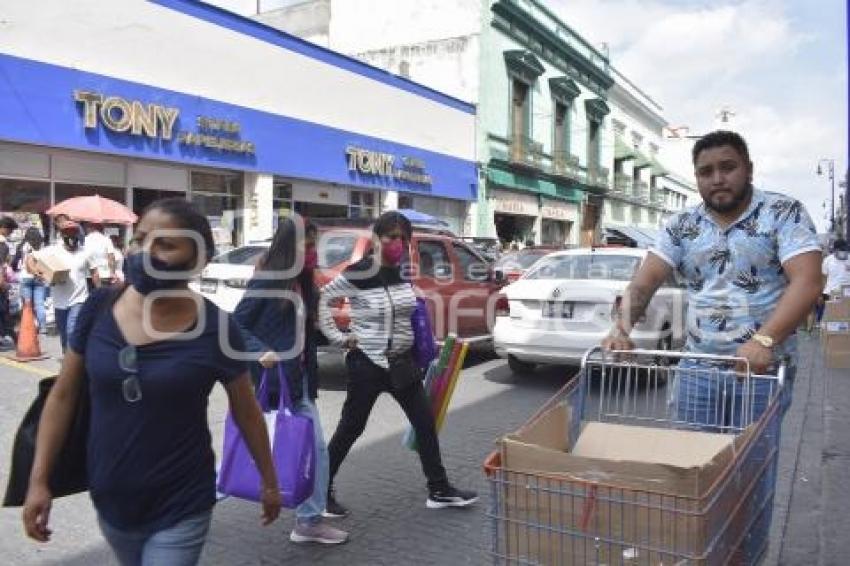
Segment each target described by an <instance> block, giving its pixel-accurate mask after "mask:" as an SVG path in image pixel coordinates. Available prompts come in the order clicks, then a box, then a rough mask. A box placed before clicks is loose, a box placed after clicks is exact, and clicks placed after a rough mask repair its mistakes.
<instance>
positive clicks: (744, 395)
mask: <svg viewBox="0 0 850 566" xmlns="http://www.w3.org/2000/svg"><path fill="white" fill-rule="evenodd" d="M736 362H740V363H741V364H743V366H744V367H745V368H747V369H746V370H745V371H735V369H734V367H735V364H736ZM739 368H740V366H739ZM748 368H749V366H748V365H746V360H742V359H739V358H734V357H718V356H706V355H699V354H688V353H674V352H664V351H650V350H635V351H631V352H606V351H603V350H601V349H599V348H595V349H592V350H590V351H588V352H587V353H586V354H585V356H584V359H583V361H582V366H581V370H580V372H579V374H578V376H577V378H576V379H573V380H572V381H571V382H570V383H569V384H567V385H566V386H565V387H564V388H563V389H561V390H560V391H559V392H558V393H557V394H555V396H554V397H552V398H551V399H550V400H549V401H548V402H547V403H546V404H545V405H544V406H543V407H542V408H541V409H540V410H539V411H538V412H537V413H536V414H535V415H534V416H533V417H532V418H531V419H530V420H529V421H528V422H526V423H525V425H523V427H522V428H521V429H520V430H519V431H517V433H516V434H518V435H522V434H526V435H527V437H528V438H530V439H531V440H529V442H534V441H535V439H537V440H540V441H541V442H550V444H551V442H555V445H550V446H549V447H548V448H547V449H553V450H555V452H558V449H559V447H557V446H556V445H557V441H554V440H553V439H552V438H551V437H552V429H551V427H549V428H548V429H547V430H548V432H541V431H540V430H537V429H539V428H540V427H541V426H542V425H541V423H542V422H544V421H546V422H547V423H549V424H551V423H552V422H555V423H558V425H557V426H560V427H563V429H565V430H561V431H560V433H561V434H562V435H563V436H564V438H563V439H562V442H563V446H561V447H560V449H561V452H559V453H558V455H557V457H560V458H562V460H561V461H560V464H567V465H565V466H560V464H559V465H558V466H555V467H548V468H547V466H546V465H544V464H540V463H539V462H537V463H535V462H533V461H532V463H531V464H530V465H528V466H522V465H519V466H516V467H517V468H520V469H511V467H512V466H510V464H511V463H512V462H511V461H507V460H508V456H507V455H506V454H508V453H507V452H506V448H505V446H506V445H507V443H508V440H507V439H505V440H503V442H502V449H501V451H496V452H493V453H492V454H490V456H489V457H488V458H487V460H486V462H485V464H484V468H485V473H486V475H487V479H488V483H489V486H490V495H491V500H490V505H489V508H488V512H487V520H488V525H489V528H490V532H491V538H490V545H489V548H488V549H487V551H488V554H489V555H490V557H491V558H492V562H493V563H494V564H529V565H531V564H544V565H582V566H583V565H590V564H593V565H603V564H605V565H608V564H612V565H613V564H628V565H632V564H644V565H653V566H655V565H657V566H661V565H676V566H683V565H686V564H687V565H715V564H716V565H721V564H755V563H757V562H758V561H759V560H760V559H761V557H762V556H763V554H764V553H765V551H766V548H767V539H768V537H767V533H768V530H769V526H770V518H771V514H772V510H773V493H774V486H775V482H776V462H777V454H778V446H779V436H780V425H781V419H782V409H783V407H782V397H783V393H784V389H783V387H782V385H783V380H784V376H785V371H786V370H785V367H784V365H783V366H780V367H778V368H777V371H776V373H775V375H764V376H762V375H753V374H751V372H750V371H749V369H748ZM547 419H548V420H547ZM589 423H614V424H618V425H628V426H629V427H635V426H638V427H651V428H653V429H664V430H667V431H670V432H666V433H663V434H672V435H678V434H679V433H678V432H676V430H685V431H695V432H696V435H691V436H692V437H695V438H700V439H701V438H704V436H701V435H703V434H704V433H712V435H713V438H715V439H716V438H718V437H717V435H718V434H723V435H730V436H731V438H730V439H726V438H725V437H723V438H720V440H721V441H725V442H728V447H727V448H725V449H723V450H722V451H721V452H720V453H719V455H718V456H717V458H716V459H714V460H712V465H711V466H708V467H707V468H706V470H701V471H700V475H699V476H698V477H699V479H700V480H701V482H702V483H701V484H700V485H698V486H697V488H696V489H695V490H693V491H692V492H690V493H681V492H678V491H677V490H676V489H670V488H669V485H668V484H665V483H664V482H659V481H658V479H659V478H658V477H641V474H642V472H643V471H645V469H644V468H641V466H633V467H631V468H629V470H632V472H633V473H632V472H625V473H619V471H618V470H619V469H620V468H618V466H620V467H621V466H622V464H623V462H619V461H612V462H605V461H602V462H597V463H598V464H600V467H598V468H594V469H593V470H592V471H593V472H594V473H590V474H587V473H583V472H584V471H587V470H581V471H576V469H575V468H573V467H572V462H573V461H575V458H576V456H573V455H566V454H564V452H569V451H572V449H573V447H574V446H576V442H577V439H578V437H579V434H580V431H581V429H582V426H584V427H585V430H587V427H588V426H589ZM670 429H673V430H670ZM650 432H652V431H650ZM656 432H657V430H656ZM509 438H510V437H509ZM689 438H690V437H689ZM553 447H554V448H553ZM550 454H551V453H550ZM565 458H566V459H565ZM503 461H504V462H505V463H506V464H508V465H503ZM579 469H580V466H579ZM653 469H654V468H653ZM658 469H659V470H661V471H662V472H663V473H666V472H668V471H669V472H670V473H671V474H675V473H676V470H672V469H670V468H665V467H663V466H662V467H659V468H658ZM541 470H542V471H541ZM703 472H704V473H703ZM663 473H662V477H663Z"/></svg>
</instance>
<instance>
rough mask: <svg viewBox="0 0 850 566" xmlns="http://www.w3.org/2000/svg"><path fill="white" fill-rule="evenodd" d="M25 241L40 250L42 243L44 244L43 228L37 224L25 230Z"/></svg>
mask: <svg viewBox="0 0 850 566" xmlns="http://www.w3.org/2000/svg"><path fill="white" fill-rule="evenodd" d="M24 242H26V243H28V244H29V245H30V247H31V248H32V249H34V250H40V249H41V246H42V244H44V236H42V234H41V230H39V229H38V228H36V227H35V226H30V227H29V228H27V231H26V232H24Z"/></svg>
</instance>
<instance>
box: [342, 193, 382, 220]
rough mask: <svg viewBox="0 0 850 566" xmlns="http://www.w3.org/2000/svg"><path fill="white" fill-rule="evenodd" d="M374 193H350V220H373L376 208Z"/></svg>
mask: <svg viewBox="0 0 850 566" xmlns="http://www.w3.org/2000/svg"><path fill="white" fill-rule="evenodd" d="M376 202H377V199H376V198H375V193H373V192H367V191H351V200H350V205H349V207H348V215H349V217H350V218H375V217H376V216H377V215H376V212H377V211H376V208H375V203H376Z"/></svg>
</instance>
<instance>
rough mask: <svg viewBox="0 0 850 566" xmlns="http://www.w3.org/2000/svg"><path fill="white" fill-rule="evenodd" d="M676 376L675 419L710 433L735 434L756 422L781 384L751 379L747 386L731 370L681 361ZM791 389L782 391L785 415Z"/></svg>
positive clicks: (674, 394)
mask: <svg viewBox="0 0 850 566" xmlns="http://www.w3.org/2000/svg"><path fill="white" fill-rule="evenodd" d="M675 376H676V380H675V384H674V385H673V387H674V388H675V391H674V392H672V396H671V400H672V402H673V412H674V414H673V416H674V418H675V420H676V421H677V422H679V423H682V424H687V425H690V426H693V427H696V428H700V429H702V430H706V431H709V432H734V431H735V430H738V429H741V428H744V427H746V426H747V425H749V424H750V423H752V422H755V421H756V420H758V418H759V417H760V416H761V415H762V414H764V412H765V410H767V407H768V405H769V404H770V399H771V395H772V394H773V393H774V392H775V391H776V388H777V383H776V382H775V381H772V380H768V379H758V380H751V381H750V383H749V385H747V384H746V383H745V382H744V381H742V380H739V379H738V377H737V376H736V375H735V373H734V372H732V371H730V370H726V369H722V368H711V367H709V366H706V365H704V364H700V363H698V362H695V361H692V360H682V361H681V362H679V366H678V368H677V369H676V371H675ZM790 389H791V388H790V387H787V388H786V389H785V390H783V391H782V392H781V395H782V399H781V402H782V407H783V412H784V410H785V408H786V397H787V399H790V393H788V391H790ZM787 403H789V404H790V400H789V401H787ZM730 429H731V430H730Z"/></svg>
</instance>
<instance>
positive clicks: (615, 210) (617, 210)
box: [611, 200, 626, 222]
mask: <svg viewBox="0 0 850 566" xmlns="http://www.w3.org/2000/svg"><path fill="white" fill-rule="evenodd" d="M611 218H613V219H614V220H619V221H620V222H625V221H626V207H625V205H624V204H623V203H622V202H620V201H617V200H612V201H611Z"/></svg>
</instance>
